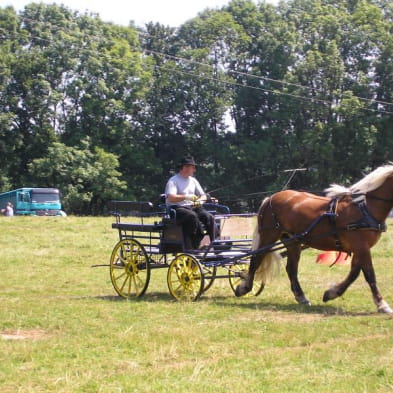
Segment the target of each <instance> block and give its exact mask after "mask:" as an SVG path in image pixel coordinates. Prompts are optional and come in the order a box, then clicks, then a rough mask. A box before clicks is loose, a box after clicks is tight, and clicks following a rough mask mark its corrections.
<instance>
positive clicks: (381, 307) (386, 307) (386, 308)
mask: <svg viewBox="0 0 393 393" xmlns="http://www.w3.org/2000/svg"><path fill="white" fill-rule="evenodd" d="M378 312H380V313H384V314H393V310H392V309H391V308H390V306H389V304H387V303H386V302H385V301H384V300H383V301H382V302H381V304H379V305H378Z"/></svg>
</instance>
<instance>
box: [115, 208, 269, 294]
mask: <svg viewBox="0 0 393 393" xmlns="http://www.w3.org/2000/svg"><path fill="white" fill-rule="evenodd" d="M204 208H205V209H207V210H208V211H209V212H210V213H212V214H213V216H214V226H215V228H214V231H213V232H214V233H215V234H216V235H215V236H214V239H213V240H212V241H211V240H210V238H209V236H208V235H206V236H205V237H204V238H203V239H202V241H201V244H200V247H199V248H198V249H186V247H185V244H186V242H185V241H184V235H183V230H182V226H181V225H180V224H177V223H176V217H175V215H176V212H175V211H174V210H171V209H167V208H166V207H165V206H164V205H162V204H160V205H158V206H155V205H154V204H153V203H151V202H134V201H111V202H110V210H111V213H112V215H113V216H114V217H115V222H114V223H113V224H112V228H113V229H116V230H117V231H118V234H119V241H118V242H117V244H116V245H115V246H114V249H113V251H112V254H111V257H110V262H109V266H110V277H111V281H112V284H113V287H114V289H115V291H116V292H117V294H118V295H120V296H121V297H123V298H138V297H141V296H142V295H143V294H144V293H145V291H146V290H147V288H148V286H149V281H150V275H151V272H152V271H153V270H154V269H162V268H164V269H167V284H168V289H169V292H170V294H171V295H172V296H173V297H174V298H175V299H177V300H197V299H198V298H199V297H200V296H201V295H202V294H203V293H204V292H205V291H207V290H208V289H209V288H210V287H211V286H212V285H213V282H214V281H215V280H217V279H227V280H228V281H229V286H230V288H231V289H232V290H233V291H235V290H236V287H237V285H238V284H239V282H240V280H242V278H244V276H245V274H246V273H247V271H248V267H249V263H250V250H251V242H252V236H251V235H252V231H253V229H254V226H255V214H231V213H230V212H229V208H228V207H227V206H224V205H220V204H213V203H206V204H204ZM262 290H263V283H262V282H261V281H259V282H257V283H256V284H255V285H254V287H253V290H252V294H253V295H255V296H257V295H259V294H260V293H261V292H262Z"/></svg>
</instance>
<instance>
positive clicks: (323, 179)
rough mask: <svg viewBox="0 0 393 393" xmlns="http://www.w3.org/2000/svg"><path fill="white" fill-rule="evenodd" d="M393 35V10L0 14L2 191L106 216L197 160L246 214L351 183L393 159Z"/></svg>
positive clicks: (208, 180)
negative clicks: (137, 19)
mask: <svg viewBox="0 0 393 393" xmlns="http://www.w3.org/2000/svg"><path fill="white" fill-rule="evenodd" d="M130 20H132V15H130ZM392 33H393V3H392V2H391V1H390V0H290V1H287V2H284V1H282V2H280V3H279V4H278V5H277V6H273V5H271V4H267V3H265V2H261V3H259V4H256V3H255V2H253V1H251V0H232V1H230V2H229V3H228V4H227V5H226V6H224V7H222V8H220V9H206V10H205V11H204V12H202V13H200V14H198V15H196V16H195V18H193V19H191V20H189V21H187V22H186V23H184V24H183V25H181V26H179V27H177V28H174V27H170V26H164V25H162V24H158V23H148V24H146V25H145V26H143V27H140V26H136V25H135V24H134V23H133V22H130V24H129V26H127V27H125V26H118V25H115V24H112V23H105V22H103V21H102V20H101V19H100V17H99V16H98V15H94V14H91V13H83V14H82V13H79V12H77V11H73V10H70V9H68V8H66V7H64V6H57V5H44V4H37V3H31V4H29V5H28V6H26V7H25V8H24V10H23V11H21V12H19V13H17V12H16V11H15V10H14V9H13V8H12V7H4V8H0V37H1V41H0V168H1V173H0V191H1V192H3V191H8V190H10V189H13V188H18V187H22V186H39V187H58V188H59V189H60V191H61V193H62V195H63V203H64V209H65V210H66V211H67V212H68V213H74V214H102V213H103V212H105V209H106V204H107V202H108V200H110V199H128V200H152V201H157V200H158V196H159V194H160V193H162V192H163V189H164V186H165V183H166V180H167V179H168V177H169V176H170V175H171V173H173V172H174V171H176V169H177V168H176V166H177V163H178V161H179V159H180V158H181V157H182V156H183V155H185V154H192V155H193V156H194V157H195V159H196V160H197V161H198V163H199V164H200V165H199V166H198V170H197V177H198V178H199V180H200V181H201V183H202V184H203V186H204V188H205V189H206V190H207V191H211V192H212V193H213V194H214V195H215V196H217V197H218V198H219V199H220V200H221V201H222V202H223V203H226V204H228V205H230V206H232V207H233V209H235V210H249V211H255V209H256V208H257V206H258V205H259V203H260V201H261V199H262V198H263V196H264V195H265V194H269V193H272V192H274V191H277V190H279V189H282V188H283V187H292V188H297V189H307V190H310V191H313V192H321V191H322V190H323V189H324V188H325V187H327V186H328V185H329V184H330V183H331V182H336V183H341V184H349V183H351V182H353V181H355V180H357V179H359V178H360V177H362V175H363V173H364V172H365V171H368V170H370V169H372V168H374V167H376V166H378V165H381V164H383V163H386V162H388V161H390V160H392V156H393V139H392V137H391V136H392V119H393V104H392V102H393V99H392V94H393V34H392ZM293 168H302V169H303V168H306V169H307V170H302V171H298V172H296V175H295V176H292V175H293V172H292V171H290V169H293ZM289 180H290V181H289Z"/></svg>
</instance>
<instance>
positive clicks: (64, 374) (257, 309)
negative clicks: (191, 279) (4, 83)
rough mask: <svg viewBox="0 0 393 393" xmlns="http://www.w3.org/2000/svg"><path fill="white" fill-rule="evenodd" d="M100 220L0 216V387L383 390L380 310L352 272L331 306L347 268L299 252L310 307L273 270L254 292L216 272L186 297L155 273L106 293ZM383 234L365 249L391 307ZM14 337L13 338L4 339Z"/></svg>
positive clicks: (388, 322)
mask: <svg viewBox="0 0 393 393" xmlns="http://www.w3.org/2000/svg"><path fill="white" fill-rule="evenodd" d="M111 222H112V218H110V217H107V218H92V217H80V218H78V217H67V218H46V217H40V218H29V217H13V218H11V219H10V218H6V217H1V218H0V231H1V236H0V255H1V262H0V277H1V278H0V301H1V303H0V304H1V305H0V316H1V318H0V333H1V337H2V338H0V364H1V367H0V391H1V392H2V393H14V392H23V393H25V392H34V393H40V392H65V393H71V392H73V393H74V392H100V393H112V392H113V393H115V392H135V393H157V392H171V393H183V392H184V393H186V392H187V393H228V392H236V393H261V392H269V393H270V392H273V393H275V392H277V393H278V392H280V393H283V392H291V393H293V392H295V393H296V392H299V393H307V392H310V393H311V392H313V393H314V392H318V393H325V392H326V393H327V392H329V393H332V392H334V393H336V392H337V393H338V392H343V393H344V392H345V393H350V392H353V393H359V392H367V393H368V392H370V393H371V392H380V393H386V392H393V370H392V359H393V347H392V342H393V326H392V323H393V318H392V317H391V316H387V315H381V314H377V313H376V308H375V306H374V304H373V302H372V298H371V292H370V290H369V288H368V286H367V284H366V283H365V281H364V278H363V277H362V276H361V277H359V279H358V280H357V281H356V282H355V283H354V284H353V285H352V286H351V287H350V288H349V289H348V291H347V292H346V293H345V294H344V296H343V297H341V298H339V299H336V300H334V301H332V302H330V303H326V304H325V303H323V302H322V300H321V298H322V294H323V292H324V290H325V289H327V288H328V287H329V286H330V285H332V283H335V282H338V281H339V280H341V279H342V278H343V277H344V276H345V275H346V274H347V271H348V266H335V267H332V268H329V267H328V266H323V265H317V264H315V257H316V255H317V252H316V251H312V250H308V251H306V252H304V253H303V256H302V261H301V264H300V275H299V276H300V280H301V283H302V286H303V289H304V290H305V292H306V295H307V296H308V298H309V299H310V300H311V301H312V303H313V305H312V306H311V307H305V306H299V305H297V304H296V303H295V301H294V299H293V296H292V294H291V292H290V289H289V282H288V279H287V277H286V275H285V271H284V270H282V272H281V275H280V276H279V277H278V278H277V279H276V280H275V281H273V282H272V283H269V284H268V285H267V287H266V288H265V290H264V292H263V293H262V294H261V295H260V296H259V297H254V298H236V297H235V296H234V295H233V293H232V290H231V289H230V286H229V283H228V282H227V280H224V279H223V280H218V281H216V282H215V283H214V284H213V287H212V288H211V289H209V291H208V292H206V293H205V294H204V295H203V296H202V297H201V299H200V300H199V301H197V302H192V303H180V302H176V301H173V300H172V299H171V296H170V295H169V292H168V289H167V284H166V269H159V270H154V271H153V272H152V277H151V280H150V285H149V288H148V290H147V292H146V294H145V296H144V297H143V298H141V299H139V300H132V301H125V300H120V299H119V298H118V297H117V296H115V292H114V290H113V288H112V284H111V282H110V277H109V269H108V268H107V267H96V268H92V267H91V266H92V265H95V264H107V263H108V260H109V256H110V253H111V250H112V248H113V246H114V245H115V243H116V241H117V233H116V232H115V231H114V230H112V229H111ZM392 245H393V236H392V235H391V233H390V232H387V233H385V234H383V237H382V239H381V241H380V242H379V243H378V245H377V246H376V247H375V248H374V250H373V256H374V266H375V270H376V274H377V278H378V283H379V287H380V290H381V292H382V293H383V295H384V297H385V299H386V300H387V301H388V302H389V303H390V305H393V280H392V278H393V267H392V264H391V255H392V253H391V249H392ZM15 338H19V339H15Z"/></svg>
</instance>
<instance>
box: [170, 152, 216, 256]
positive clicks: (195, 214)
mask: <svg viewBox="0 0 393 393" xmlns="http://www.w3.org/2000/svg"><path fill="white" fill-rule="evenodd" d="M195 170H196V163H195V161H194V159H193V158H192V157H185V158H183V159H182V160H181V161H180V169H179V172H178V173H177V174H176V175H174V176H172V177H171V178H170V179H169V180H168V183H167V184H166V187H165V196H166V205H167V206H168V207H170V208H172V209H175V210H176V222H177V223H178V224H182V226H183V233H184V238H185V239H184V241H185V247H186V249H197V248H198V247H199V243H200V241H201V240H202V238H203V237H204V235H205V232H207V233H208V234H209V237H210V240H213V239H214V217H213V215H212V214H210V213H209V212H208V211H206V210H205V209H204V208H202V207H201V206H200V203H203V202H206V201H208V200H209V201H211V199H210V197H208V195H206V194H205V192H204V191H203V188H202V187H201V185H200V184H199V182H198V180H197V179H196V178H195V177H194V173H195ZM214 202H216V200H214Z"/></svg>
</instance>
